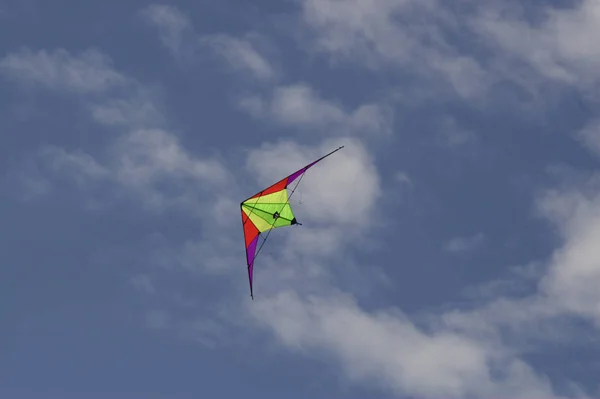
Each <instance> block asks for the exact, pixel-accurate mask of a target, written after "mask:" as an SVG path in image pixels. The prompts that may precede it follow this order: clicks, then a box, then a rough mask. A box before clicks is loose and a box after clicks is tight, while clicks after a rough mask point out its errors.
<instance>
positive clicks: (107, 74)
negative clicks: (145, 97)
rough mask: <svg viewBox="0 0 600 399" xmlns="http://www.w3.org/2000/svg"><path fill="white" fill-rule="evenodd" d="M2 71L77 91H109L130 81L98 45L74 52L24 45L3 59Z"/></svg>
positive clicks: (6, 74) (13, 77)
mask: <svg viewBox="0 0 600 399" xmlns="http://www.w3.org/2000/svg"><path fill="white" fill-rule="evenodd" d="M0 73H2V74H3V75H5V76H7V77H9V78H12V79H15V80H18V81H19V82H22V83H28V84H33V85H42V86H44V87H47V88H50V89H60V90H70V91H74V92H78V93H91V92H100V91H106V90H109V89H111V88H114V87H117V86H120V85H123V84H126V83H128V82H129V80H128V79H127V78H126V77H125V76H124V75H122V74H120V73H118V72H117V71H116V70H115V69H114V67H113V64H112V60H111V59H110V57H108V56H106V55H105V54H103V53H101V52H100V51H98V50H95V49H91V50H86V51H84V52H82V53H80V54H76V55H72V54H70V53H69V52H67V51H66V50H63V49H58V50H55V51H46V50H39V51H37V52H34V51H31V50H30V49H27V48H24V49H22V50H21V51H20V52H18V53H13V54H9V55H7V56H6V57H4V58H3V59H2V60H0Z"/></svg>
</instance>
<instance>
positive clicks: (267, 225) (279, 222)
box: [240, 146, 344, 299]
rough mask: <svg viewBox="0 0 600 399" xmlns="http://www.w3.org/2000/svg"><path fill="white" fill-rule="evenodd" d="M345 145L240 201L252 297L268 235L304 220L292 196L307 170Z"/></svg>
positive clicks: (252, 296)
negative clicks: (296, 213)
mask: <svg viewBox="0 0 600 399" xmlns="http://www.w3.org/2000/svg"><path fill="white" fill-rule="evenodd" d="M342 148H344V146H341V147H338V148H336V149H335V150H333V151H331V152H330V153H328V154H325V155H323V156H322V157H321V158H319V159H317V160H315V161H313V162H311V163H309V164H308V165H306V166H304V167H303V168H300V169H298V170H297V171H295V172H294V173H292V174H290V175H288V176H286V177H284V178H283V179H281V180H279V181H278V182H277V183H275V184H272V185H271V186H269V187H267V188H265V189H264V190H262V191H260V192H258V193H256V194H254V195H253V196H251V197H249V198H247V199H246V200H244V201H242V202H241V203H240V210H241V212H242V228H243V230H244V241H245V245H246V263H247V264H248V281H249V283H250V297H251V298H252V299H254V292H253V288H252V279H253V271H254V261H255V260H256V257H257V256H258V254H259V252H260V250H261V249H262V247H263V245H264V244H265V242H266V241H267V238H269V234H271V231H272V230H273V229H274V228H277V227H284V226H291V225H302V224H301V223H298V221H297V220H296V217H295V216H294V212H293V211H292V207H291V205H290V198H292V195H294V192H295V191H296V188H297V187H298V185H299V184H300V181H302V178H303V177H304V174H305V173H306V171H307V170H308V169H309V168H310V167H312V166H314V165H315V164H316V163H318V162H320V161H322V160H323V159H325V158H327V157H328V156H330V155H332V154H333V153H335V152H337V151H339V150H341V149H342ZM298 177H299V178H300V179H299V180H298V182H297V183H296V185H295V186H294V188H293V189H292V190H291V191H290V193H289V195H288V192H287V189H288V186H289V185H290V183H292V182H293V181H294V180H296V179H298ZM265 232H266V233H267V235H266V237H265V239H264V240H263V242H262V243H261V245H260V247H259V248H258V250H257V249H256V246H257V244H258V239H259V237H260V236H261V234H263V233H265Z"/></svg>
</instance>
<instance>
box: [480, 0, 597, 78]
mask: <svg viewBox="0 0 600 399" xmlns="http://www.w3.org/2000/svg"><path fill="white" fill-rule="evenodd" d="M472 25H473V26H474V27H475V29H476V31H477V32H478V33H479V34H482V35H483V36H484V37H486V38H487V39H489V40H492V41H493V43H495V44H496V45H497V46H498V47H499V48H500V49H502V50H503V51H504V52H505V54H504V55H509V56H511V57H513V58H516V59H518V60H522V61H525V62H527V63H528V64H529V65H530V66H532V67H533V68H535V69H536V70H537V71H538V72H539V73H540V74H541V75H543V76H544V77H546V78H548V79H552V80H556V81H560V82H564V83H569V84H577V85H581V86H585V85H588V84H590V83H592V82H595V81H596V82H597V80H598V78H600V72H599V71H600V50H598V48H597V46H596V45H595V41H594V39H593V38H594V37H597V36H598V35H600V6H599V5H598V2H597V1H596V0H583V1H579V2H575V3H574V4H572V6H571V7H561V8H553V7H552V6H551V7H546V8H545V9H544V12H543V18H542V20H541V21H538V22H535V24H534V23H533V22H529V21H527V20H526V19H525V18H524V13H523V12H522V4H521V3H517V2H505V3H496V4H494V6H489V5H488V6H486V7H484V8H483V9H482V10H480V13H479V15H478V17H477V18H476V19H474V20H473V22H472Z"/></svg>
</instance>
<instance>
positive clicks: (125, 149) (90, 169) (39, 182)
mask: <svg viewBox="0 0 600 399" xmlns="http://www.w3.org/2000/svg"><path fill="white" fill-rule="evenodd" d="M0 65H2V66H3V67H2V68H3V69H1V70H0V71H2V72H4V73H5V74H7V75H8V76H14V77H18V78H19V80H18V82H20V83H24V84H35V85H37V86H42V87H46V88H50V89H54V90H57V91H65V90H67V91H75V92H76V93H78V94H82V95H83V94H89V93H95V94H97V95H98V96H96V97H95V98H94V99H93V100H89V101H90V103H89V105H88V109H89V110H90V112H91V116H92V118H93V119H94V120H96V121H97V122H99V123H101V124H106V125H113V126H121V125H123V126H125V127H127V128H129V129H130V130H129V131H128V132H127V133H126V134H124V135H122V136H119V137H118V138H117V139H116V140H115V141H114V143H113V144H112V145H111V147H110V148H109V149H108V151H107V153H106V156H105V159H104V160H98V159H96V158H95V156H93V155H91V154H89V153H86V152H84V151H83V150H77V151H67V150H65V149H63V148H60V147H56V146H48V147H44V148H41V149H40V150H39V151H38V152H37V153H36V154H35V155H33V156H32V157H30V158H29V160H28V161H27V163H28V164H29V165H37V167H35V168H33V169H32V168H31V167H30V168H29V169H28V170H29V171H30V172H34V174H33V175H29V176H28V177H27V178H26V179H24V180H23V179H22V178H23V173H25V171H24V170H18V171H17V170H15V171H13V172H12V173H11V176H12V178H11V179H12V181H13V182H14V181H15V180H16V176H17V175H18V176H21V177H20V180H22V181H24V182H27V183H26V185H25V186H22V187H23V188H26V189H27V190H28V193H29V194H30V195H31V194H33V193H34V191H35V192H39V193H44V192H47V191H48V188H49V186H50V185H49V182H50V181H54V180H53V179H54V177H53V174H54V176H59V175H62V176H68V177H69V178H70V179H73V180H74V181H75V182H77V184H78V186H79V187H82V186H85V185H87V188H90V187H94V185H95V184H104V183H113V184H118V185H119V186H120V187H121V188H122V189H124V190H128V191H130V192H133V193H136V194H137V195H138V198H139V199H141V200H142V201H143V203H144V204H146V205H147V206H149V207H152V208H154V209H164V207H169V206H173V205H177V206H184V207H188V208H194V207H196V208H198V201H199V200H198V198H196V197H195V190H196V189H193V190H190V189H189V188H187V187H188V186H187V185H186V183H187V182H195V183H196V184H197V185H198V186H194V187H198V189H200V190H201V189H202V188H201V187H202V186H203V185H205V184H206V185H215V184H217V185H218V184H224V182H226V181H227V179H228V172H227V171H226V170H225V168H224V167H223V166H222V165H221V164H220V162H219V161H217V160H215V159H206V160H204V159H197V158H195V157H193V156H192V155H190V154H189V153H188V152H187V151H186V150H185V149H183V147H182V146H181V144H180V143H179V140H178V139H177V137H175V136H174V135H173V134H171V133H169V132H168V131H167V130H165V129H163V128H161V127H156V126H157V125H158V124H159V123H162V122H163V121H164V118H163V117H162V115H161V114H160V112H159V111H158V109H157V107H156V106H155V104H154V102H153V98H152V96H151V95H150V93H149V91H148V90H147V89H145V88H144V87H143V85H141V84H140V83H139V82H137V81H135V79H133V78H129V77H127V76H125V75H124V74H122V73H120V72H118V71H117V70H116V69H115V68H114V67H113V66H112V64H111V63H110V62H109V58H108V57H107V56H105V55H103V54H102V53H100V52H98V51H97V50H88V51H85V52H83V53H81V54H80V55H73V54H70V53H68V52H67V51H65V50H57V51H55V52H53V53H49V52H47V51H45V50H42V51H40V52H38V53H32V52H31V51H29V50H23V51H21V52H19V53H15V54H9V55H8V56H6V57H5V58H4V59H3V60H2V61H1V62H0ZM124 83H127V90H120V91H119V92H117V93H107V90H108V89H110V88H111V87H113V86H115V85H120V84H124ZM100 94H102V96H100ZM48 179H50V180H48ZM166 181H171V182H172V183H171V184H170V187H171V191H170V194H166V195H165V193H164V192H163V191H162V190H158V189H157V186H158V185H159V182H166Z"/></svg>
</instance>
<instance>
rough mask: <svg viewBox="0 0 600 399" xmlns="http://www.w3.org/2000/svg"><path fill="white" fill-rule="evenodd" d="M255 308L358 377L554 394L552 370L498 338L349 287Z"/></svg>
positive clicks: (440, 390) (394, 387) (404, 391)
mask: <svg viewBox="0 0 600 399" xmlns="http://www.w3.org/2000/svg"><path fill="white" fill-rule="evenodd" d="M249 308H252V309H251V311H252V312H253V313H254V314H255V315H256V317H257V318H258V319H259V320H261V321H262V322H263V323H265V324H266V325H267V326H268V327H269V328H272V330H273V332H274V334H275V336H276V337H277V338H278V339H279V340H280V341H281V342H282V343H283V344H285V345H286V346H288V347H290V348H293V349H295V350H297V351H303V350H307V349H311V350H318V351H326V352H327V353H331V354H333V355H334V356H335V357H336V358H337V359H338V360H339V361H340V363H341V365H342V367H343V368H344V369H345V371H346V372H347V374H348V375H349V376H350V377H351V378H353V379H354V380H358V381H363V382H372V381H376V382H377V383H378V384H380V385H382V386H384V387H386V388H387V389H389V390H391V391H393V392H394V393H397V394H399V395H410V396H420V397H427V398H434V397H441V396H443V397H454V398H459V397H467V396H476V397H498V396H503V397H515V398H524V397H536V396H537V397H552V396H553V392H552V387H551V385H550V383H549V382H548V381H547V380H546V379H545V378H543V377H540V376H538V375H537V374H536V373H535V371H533V370H532V369H531V367H530V366H528V365H527V364H526V363H524V362H523V361H522V360H520V359H519V358H517V357H513V356H511V354H510V352H509V351H506V352H505V351H504V350H503V349H502V348H501V347H499V346H497V345H496V344H495V343H494V342H485V341H483V342H482V341H478V340H476V339H474V338H471V337H469V336H464V335H459V334H456V333H453V332H451V331H443V330H441V331H440V330H438V331H436V332H432V333H427V332H425V331H422V330H420V329H419V328H418V327H416V326H415V325H414V324H413V323H412V322H411V321H410V320H409V319H408V318H407V317H406V316H404V315H403V314H402V313H401V312H400V311H398V310H390V311H380V312H377V313H368V312H365V311H364V310H362V309H360V308H359V307H358V306H357V305H356V303H355V302H354V301H353V300H352V299H351V298H349V297H348V296H346V295H339V294H338V295H329V296H327V297H309V298H300V297H298V296H297V295H295V294H293V293H289V292H287V293H286V292H283V293H280V294H278V295H276V296H275V297H273V298H270V299H268V300H263V299H258V301H257V303H256V304H254V303H253V306H251V307H249ZM500 370H502V371H501V372H500Z"/></svg>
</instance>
